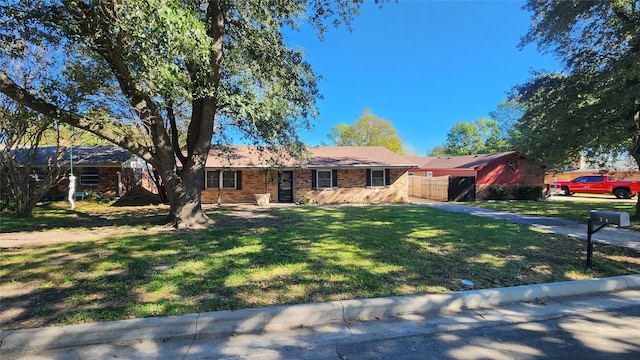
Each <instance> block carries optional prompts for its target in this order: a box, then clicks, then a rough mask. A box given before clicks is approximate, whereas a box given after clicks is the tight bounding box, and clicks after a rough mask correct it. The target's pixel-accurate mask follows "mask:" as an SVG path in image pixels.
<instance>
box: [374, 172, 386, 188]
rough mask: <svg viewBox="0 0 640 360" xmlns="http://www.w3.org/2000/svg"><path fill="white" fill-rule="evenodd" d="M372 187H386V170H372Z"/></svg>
mask: <svg viewBox="0 0 640 360" xmlns="http://www.w3.org/2000/svg"><path fill="white" fill-rule="evenodd" d="M371 186H384V170H371Z"/></svg>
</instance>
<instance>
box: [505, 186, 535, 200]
mask: <svg viewBox="0 0 640 360" xmlns="http://www.w3.org/2000/svg"><path fill="white" fill-rule="evenodd" d="M511 196H512V198H513V199H515V200H540V199H542V186H540V185H518V186H516V187H514V188H513V189H512V190H511Z"/></svg>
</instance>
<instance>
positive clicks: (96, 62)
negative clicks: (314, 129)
mask: <svg viewBox="0 0 640 360" xmlns="http://www.w3.org/2000/svg"><path fill="white" fill-rule="evenodd" d="M361 3H362V1H349V0H338V1H332V2H327V1H323V0H312V1H308V0H291V1H279V0H265V1H260V2H255V1H244V0H237V1H221V0H209V1H201V0H186V1H166V0H79V1H70V0H33V1H28V2H24V1H20V0H7V1H4V2H3V4H2V5H0V69H1V70H0V92H2V93H4V94H5V95H6V96H8V97H9V98H11V99H13V100H14V101H16V102H18V103H19V104H21V105H23V106H27V107H29V108H31V109H33V110H34V111H36V112H39V113H41V114H44V115H47V116H49V117H51V118H53V119H56V120H57V121H58V122H60V123H66V124H69V125H71V126H74V127H76V128H79V129H83V130H86V131H89V132H91V133H93V134H95V135H96V136H98V137H100V138H102V139H105V140H108V141H109V142H112V143H114V144H117V145H119V146H121V147H123V148H125V149H128V150H129V151H131V152H132V153H133V154H135V155H138V156H139V157H141V158H142V159H144V160H146V161H147V162H149V163H150V164H152V165H153V166H154V168H155V169H157V170H158V173H159V174H160V176H161V178H162V180H163V182H164V185H165V188H166V189H167V196H168V198H169V202H170V219H169V220H170V221H171V222H172V223H173V224H174V225H175V226H184V227H190V226H197V225H198V224H203V223H205V222H207V218H206V216H205V215H204V213H203V212H202V207H201V198H200V192H201V189H202V185H203V182H204V178H205V176H204V164H205V161H206V158H207V156H208V152H209V148H210V144H211V142H212V139H213V141H214V142H224V141H226V140H228V137H227V136H226V135H227V133H228V130H229V129H231V128H232V129H235V131H238V132H240V133H241V134H242V135H243V136H244V137H245V138H246V139H248V140H249V141H251V142H253V143H254V144H256V145H260V146H266V147H276V146H277V145H282V146H284V147H285V148H286V149H287V150H288V151H289V152H290V153H292V154H293V155H300V153H301V149H302V144H301V143H300V141H299V139H298V137H297V133H298V131H297V130H298V129H299V128H300V127H307V126H309V122H310V121H311V120H312V119H313V118H314V117H315V116H316V112H317V110H316V101H317V99H318V98H319V97H320V94H319V92H318V88H317V84H316V82H317V77H316V74H315V73H314V72H313V70H312V68H311V65H310V64H309V63H308V62H306V61H305V59H304V54H303V52H302V50H301V49H297V48H296V49H292V48H290V47H288V46H287V45H286V44H285V37H284V33H283V29H285V28H293V29H296V28H298V27H299V26H300V24H301V23H302V22H303V21H307V22H309V23H310V24H311V25H312V26H314V27H315V28H316V29H317V30H318V32H319V34H320V36H322V35H323V34H324V32H325V31H326V30H327V24H334V25H336V26H337V25H340V24H345V25H346V26H349V24H350V21H351V20H352V18H353V16H355V15H356V14H357V13H358V9H359V6H360V5H361ZM32 48H38V49H43V51H45V52H46V56H45V57H43V58H42V59H35V58H30V57H29V56H28V55H29V53H30V51H29V49H32ZM16 58H21V59H22V60H23V61H26V62H29V61H31V62H33V63H34V64H37V66H38V67H39V68H40V69H41V70H42V74H45V76H44V77H43V78H42V79H40V81H39V82H38V83H36V84H34V86H32V87H24V86H20V85H18V84H20V82H19V81H17V79H14V78H11V76H10V75H9V72H8V71H6V69H7V67H8V66H10V62H11V60H12V59H16ZM45 60H46V61H45ZM180 129H184V130H186V136H184V134H185V131H181V130H180Z"/></svg>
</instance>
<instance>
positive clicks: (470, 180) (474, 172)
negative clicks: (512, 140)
mask: <svg viewBox="0 0 640 360" xmlns="http://www.w3.org/2000/svg"><path fill="white" fill-rule="evenodd" d="M407 159H408V160H409V161H411V162H415V163H417V164H418V166H417V167H414V168H411V169H409V174H410V175H412V176H421V177H427V178H436V177H443V176H448V177H449V180H448V181H449V187H450V188H449V194H448V197H447V198H446V199H441V200H448V201H473V200H483V199H486V198H487V196H488V195H489V187H491V186H506V187H513V186H517V185H540V186H542V185H543V181H544V172H543V171H542V170H540V169H532V168H530V166H529V165H528V162H527V159H526V158H525V157H524V156H521V155H519V154H518V153H517V152H515V151H508V152H502V153H498V154H480V155H465V156H427V157H423V156H419V157H416V156H413V157H407ZM454 185H455V186H454ZM451 187H453V188H454V191H453V192H452V191H451V190H452V189H451ZM455 188H458V190H455Z"/></svg>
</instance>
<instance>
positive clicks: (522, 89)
mask: <svg viewBox="0 0 640 360" xmlns="http://www.w3.org/2000/svg"><path fill="white" fill-rule="evenodd" d="M526 8H527V9H529V10H531V11H533V12H534V15H533V22H532V25H531V27H530V29H529V32H528V33H527V34H526V35H525V36H524V37H523V39H522V45H526V44H527V43H532V42H535V43H537V44H538V47H539V48H541V49H543V50H546V51H550V52H552V53H554V54H555V55H556V56H558V58H559V59H560V60H561V61H562V62H563V64H564V65H565V68H566V69H567V70H566V72H565V73H556V74H545V73H541V74H537V75H536V76H535V77H534V78H533V79H531V80H530V81H528V82H527V83H525V84H523V85H521V86H518V87H516V89H515V93H514V95H513V97H512V98H513V99H514V100H516V101H518V102H519V103H521V104H523V105H524V106H525V108H526V111H525V113H524V116H523V117H522V119H521V120H520V122H519V124H518V125H517V128H518V130H519V131H521V133H522V134H523V136H522V137H521V139H522V144H521V145H522V147H523V149H524V150H526V151H528V152H530V153H531V154H532V155H533V157H535V158H538V159H539V160H540V161H542V162H545V163H547V164H553V165H561V164H563V163H565V162H568V161H572V160H574V159H575V158H576V157H577V156H579V155H582V154H585V155H587V156H588V157H597V156H599V155H606V156H611V154H617V153H622V152H625V151H629V153H630V154H631V155H632V156H633V157H634V158H636V160H640V124H639V122H638V120H637V117H638V115H637V114H639V112H640V95H639V94H640V61H638V59H639V58H640V53H639V52H640V46H639V45H640V12H639V9H638V2H637V1H626V0H619V1H605V0H602V1H533V0H531V1H528V3H527V6H526Z"/></svg>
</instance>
